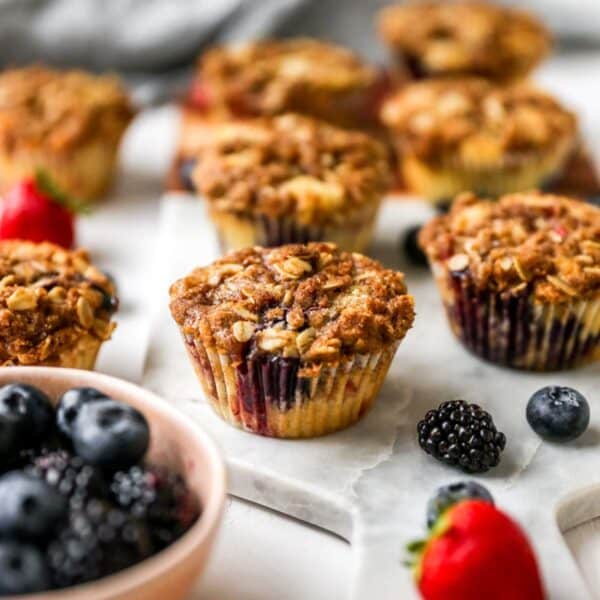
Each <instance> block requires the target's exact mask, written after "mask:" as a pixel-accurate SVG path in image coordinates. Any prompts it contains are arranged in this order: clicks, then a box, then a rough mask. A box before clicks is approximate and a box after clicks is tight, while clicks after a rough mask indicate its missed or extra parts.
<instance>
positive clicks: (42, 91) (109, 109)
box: [0, 66, 133, 200]
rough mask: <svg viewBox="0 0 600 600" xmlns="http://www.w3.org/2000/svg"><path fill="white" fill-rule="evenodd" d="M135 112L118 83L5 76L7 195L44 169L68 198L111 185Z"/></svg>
mask: <svg viewBox="0 0 600 600" xmlns="http://www.w3.org/2000/svg"><path fill="white" fill-rule="evenodd" d="M132 116H133V110H132V108H131V105H130V103H129V100H128V98H127V95H126V93H125V90H124V89H123V87H122V86H121V85H120V83H119V82H118V80H117V79H116V78H115V77H112V76H103V77H100V76H95V75H91V74H89V73H85V72H84V71H55V70H52V69H48V68H46V67H41V66H33V67H27V68H22V69H11V70H7V71H4V72H3V73H1V74H0V190H2V189H6V188H7V187H9V186H10V185H11V184H13V183H15V182H16V181H19V180H21V179H23V178H24V177H28V176H31V175H33V174H34V173H35V172H36V170H38V169H40V168H41V169H44V170H45V171H47V172H48V173H49V174H50V175H51V176H52V179H53V180H55V181H56V182H57V184H58V185H59V186H60V187H61V188H62V189H63V190H64V191H65V192H67V193H68V194H70V195H72V196H75V197H78V198H82V199H84V200H90V199H93V198H96V197H98V196H99V195H101V194H102V193H103V192H104V191H105V190H106V189H107V187H108V185H109V183H110V181H111V179H112V175H113V172H114V169H115V163H116V155H117V149H118V145H119V142H120V140H121V137H122V135H123V132H124V131H125V129H126V127H127V125H128V124H129V122H130V120H131V118H132Z"/></svg>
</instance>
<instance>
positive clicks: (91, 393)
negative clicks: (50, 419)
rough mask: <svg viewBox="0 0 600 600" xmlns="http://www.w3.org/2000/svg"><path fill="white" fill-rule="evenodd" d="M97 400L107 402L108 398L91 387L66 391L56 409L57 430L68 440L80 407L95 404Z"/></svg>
mask: <svg viewBox="0 0 600 600" xmlns="http://www.w3.org/2000/svg"><path fill="white" fill-rule="evenodd" d="M98 400H108V396H107V395H106V394H105V393H103V392H101V391H100V390H97V389H95V388H91V387H78V388H72V389H70V390H68V391H66V392H65V393H64V394H63V395H62V396H61V398H60V400H59V402H58V406H57V407H56V424H57V426H58V430H59V431H60V432H61V433H62V434H63V435H65V436H66V437H67V438H70V437H71V435H72V433H73V428H74V426H75V421H76V420H77V417H78V416H79V413H80V412H81V408H82V406H83V405H84V404H87V403H88V402H97V401H98Z"/></svg>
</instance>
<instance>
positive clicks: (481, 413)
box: [417, 400, 506, 473]
mask: <svg viewBox="0 0 600 600" xmlns="http://www.w3.org/2000/svg"><path fill="white" fill-rule="evenodd" d="M417 433H418V440H419V445H420V446H421V448H423V450H425V452H427V454H431V456H433V457H434V458H437V459H438V460H440V461H442V462H444V463H446V464H448V465H452V466H455V467H458V468H460V469H462V470H463V471H465V472H467V473H483V472H485V471H487V470H488V469H490V468H491V467H495V466H497V465H498V463H499V462H500V454H501V452H502V450H504V447H505V445H506V436H505V435H504V434H503V433H502V432H500V431H498V430H497V429H496V426H495V425H494V421H493V419H492V416H491V415H490V414H489V413H488V412H486V411H485V410H483V409H482V408H481V407H479V406H477V405H476V404H469V403H467V402H465V401H464V400H451V401H449V402H443V403H442V404H440V406H439V407H438V408H437V409H434V410H430V411H429V412H428V413H427V414H426V415H425V417H424V418H423V420H422V421H420V422H419V424H418V425H417Z"/></svg>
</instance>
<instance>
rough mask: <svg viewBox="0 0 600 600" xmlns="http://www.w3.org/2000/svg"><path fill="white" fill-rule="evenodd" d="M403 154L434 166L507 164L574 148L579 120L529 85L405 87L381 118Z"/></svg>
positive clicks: (471, 82) (464, 82)
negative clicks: (451, 162) (455, 162)
mask: <svg viewBox="0 0 600 600" xmlns="http://www.w3.org/2000/svg"><path fill="white" fill-rule="evenodd" d="M381 116H382V119H383V121H384V123H385V124H386V125H387V126H389V127H390V128H391V129H392V130H393V132H394V136H395V138H396V143H397V144H398V145H399V147H400V149H401V151H402V152H407V153H410V154H413V155H416V156H418V157H419V158H421V159H424V160H428V161H433V162H435V161H436V160H439V161H445V160H449V159H450V160H461V161H463V162H467V163H469V162H477V163H481V162H497V161H504V162H507V163H508V166H510V160H511V158H513V159H514V160H515V161H517V162H518V160H519V159H520V157H522V156H523V155H524V154H529V153H536V152H540V151H544V150H545V149H552V148H555V147H558V146H559V145H561V144H564V143H565V141H566V142H568V143H572V144H574V142H575V134H576V126H577V124H576V118H575V116H574V115H573V114H572V113H571V112H569V111H567V110H565V109H564V108H563V107H562V106H561V105H560V104H559V103H558V102H557V101H556V100H554V99H553V98H552V97H551V96H550V95H548V94H546V93H544V92H542V91H540V90H537V89H535V88H533V87H531V86H529V85H525V84H523V85H518V86H513V87H506V88H501V87H496V86H493V85H492V84H490V83H488V82H486V81H485V80H482V79H474V78H467V79H459V80H432V81H424V82H419V83H415V84H412V85H409V86H407V87H406V88H404V89H403V90H401V91H400V92H398V93H397V94H396V95H394V96H392V97H391V98H390V99H388V100H387V101H386V102H385V104H384V106H383V108H382V112H381Z"/></svg>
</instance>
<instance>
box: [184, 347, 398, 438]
mask: <svg viewBox="0 0 600 600" xmlns="http://www.w3.org/2000/svg"><path fill="white" fill-rule="evenodd" d="M185 345H186V349H187V351H188V354H189V356H190V358H191V361H192V364H193V366H194V369H195V371H196V374H197V376H198V379H199V380H200V384H201V385H202V388H203V390H204V393H205V394H206V397H207V398H208V400H209V402H210V404H211V405H212V407H213V408H214V410H215V411H216V412H217V414H219V415H220V416H221V417H222V418H223V419H224V420H225V421H227V422H228V423H229V424H231V425H234V426H235V427H239V428H241V429H245V430H246V431H250V432H253V433H257V434H260V435H265V436H270V437H277V438H308V437H315V436H319V435H324V434H326V433H332V432H334V431H338V430H340V429H343V428H345V427H348V426H349V425H352V424H353V423H355V422H356V421H358V420H359V419H360V418H361V417H362V416H363V415H364V414H365V413H366V412H367V410H368V409H369V408H370V407H371V405H372V404H373V402H374V401H375V398H376V397H377V393H378V391H379V388H380V387H381V385H382V383H383V380H384V378H385V376H386V374H387V371H388V369H389V366H390V363H391V361H392V359H393V357H394V354H395V352H396V348H397V347H398V342H396V343H394V344H391V345H390V346H388V347H386V348H383V349H382V350H381V351H379V352H375V353H371V354H364V355H363V354H361V355H355V356H351V357H348V358H346V359H344V360H342V361H340V362H338V363H335V364H325V363H324V364H323V365H320V367H318V366H317V365H312V364H311V368H310V370H307V371H306V372H310V373H315V374H314V375H306V374H304V370H303V369H302V367H303V365H302V362H301V361H300V359H298V358H284V357H281V356H277V355H274V354H266V355H257V356H249V357H246V358H242V360H241V361H240V360H239V359H233V358H232V357H230V356H229V355H227V354H224V353H222V352H219V350H217V348H216V347H214V346H206V345H204V344H203V343H202V342H201V341H200V340H197V339H191V338H187V339H185Z"/></svg>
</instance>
